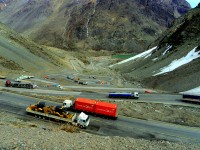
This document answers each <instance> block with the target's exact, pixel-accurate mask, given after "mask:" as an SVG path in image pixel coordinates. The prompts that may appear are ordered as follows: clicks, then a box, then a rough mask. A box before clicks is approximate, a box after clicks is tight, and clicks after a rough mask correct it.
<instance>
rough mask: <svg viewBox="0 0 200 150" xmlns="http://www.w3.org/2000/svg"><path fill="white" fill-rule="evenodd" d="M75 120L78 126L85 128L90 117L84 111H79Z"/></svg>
mask: <svg viewBox="0 0 200 150" xmlns="http://www.w3.org/2000/svg"><path fill="white" fill-rule="evenodd" d="M76 120H77V123H78V125H79V127H80V128H86V127H87V126H88V125H89V123H90V117H89V116H88V115H86V114H85V113H84V112H81V113H80V114H79V115H78V117H77V119H76Z"/></svg>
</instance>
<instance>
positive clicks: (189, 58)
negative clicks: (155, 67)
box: [153, 47, 200, 76]
mask: <svg viewBox="0 0 200 150" xmlns="http://www.w3.org/2000/svg"><path fill="white" fill-rule="evenodd" d="M196 49H197V47H195V48H194V49H192V50H191V51H190V52H189V53H188V54H187V55H186V56H185V57H182V58H180V59H176V60H174V61H172V62H171V64H169V65H168V66H166V67H164V68H161V69H160V72H159V73H156V74H154V75H153V76H157V75H160V74H164V73H167V72H171V71H173V70H175V69H176V68H179V67H181V66H182V65H185V64H187V63H189V62H191V61H193V60H194V59H197V58H199V57H200V52H199V51H196Z"/></svg>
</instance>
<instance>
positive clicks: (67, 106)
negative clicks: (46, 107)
mask: <svg viewBox="0 0 200 150" xmlns="http://www.w3.org/2000/svg"><path fill="white" fill-rule="evenodd" d="M63 107H64V109H66V110H70V109H73V102H72V100H68V99H66V100H64V102H63Z"/></svg>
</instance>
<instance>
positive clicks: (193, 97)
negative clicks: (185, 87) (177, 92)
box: [182, 93, 200, 103]
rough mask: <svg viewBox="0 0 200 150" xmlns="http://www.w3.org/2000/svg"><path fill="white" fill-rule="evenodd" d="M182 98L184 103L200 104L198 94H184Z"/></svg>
mask: <svg viewBox="0 0 200 150" xmlns="http://www.w3.org/2000/svg"><path fill="white" fill-rule="evenodd" d="M182 98H183V99H182V100H183V101H187V102H196V103H200V95H198V94H187V93H184V94H183V95H182Z"/></svg>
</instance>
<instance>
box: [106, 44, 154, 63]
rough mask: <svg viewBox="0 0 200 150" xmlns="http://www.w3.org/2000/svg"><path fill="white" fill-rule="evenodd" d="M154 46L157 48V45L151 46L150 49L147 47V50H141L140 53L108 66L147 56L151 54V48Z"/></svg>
mask: <svg viewBox="0 0 200 150" xmlns="http://www.w3.org/2000/svg"><path fill="white" fill-rule="evenodd" d="M156 48H157V46H156V47H153V48H151V49H149V50H147V51H145V52H142V53H140V54H138V55H136V56H133V57H130V58H128V59H126V60H123V61H120V62H118V63H116V64H113V65H110V66H109V67H113V66H115V65H120V64H123V63H126V62H129V61H133V60H136V59H138V58H147V57H149V56H151V54H152V52H153V50H155V49H156Z"/></svg>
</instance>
